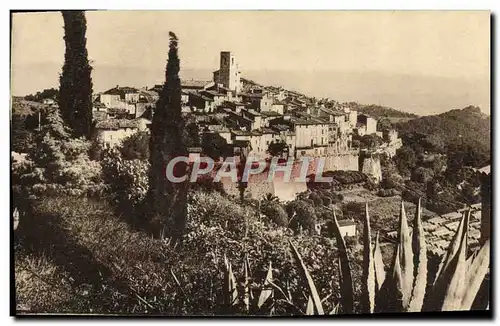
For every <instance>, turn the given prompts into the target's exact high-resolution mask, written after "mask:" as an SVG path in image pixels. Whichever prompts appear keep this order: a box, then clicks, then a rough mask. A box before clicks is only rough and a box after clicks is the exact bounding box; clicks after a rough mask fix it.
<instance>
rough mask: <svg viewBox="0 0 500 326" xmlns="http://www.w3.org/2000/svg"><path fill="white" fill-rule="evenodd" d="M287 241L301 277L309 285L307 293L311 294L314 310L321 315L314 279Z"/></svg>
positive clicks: (295, 250) (321, 309)
mask: <svg viewBox="0 0 500 326" xmlns="http://www.w3.org/2000/svg"><path fill="white" fill-rule="evenodd" d="M289 242H290V246H291V247H292V253H293V256H294V257H295V259H296V260H297V262H298V263H299V265H300V272H301V274H302V277H303V278H304V279H305V280H306V282H307V285H308V287H309V293H310V295H311V296H312V299H313V302H314V306H315V307H316V311H317V312H318V314H320V315H323V314H324V311H323V305H322V304H321V299H320V297H319V294H318V291H317V290H316V286H315V285H314V281H313V279H312V277H311V275H310V274H309V271H308V270H307V267H306V265H305V264H304V261H303V260H302V257H301V256H300V253H299V251H298V250H297V248H296V247H295V246H294V244H293V243H292V242H291V241H289Z"/></svg>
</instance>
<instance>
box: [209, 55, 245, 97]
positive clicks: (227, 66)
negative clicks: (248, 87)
mask: <svg viewBox="0 0 500 326" xmlns="http://www.w3.org/2000/svg"><path fill="white" fill-rule="evenodd" d="M240 77H241V76H240V71H239V67H238V64H237V63H236V61H235V59H234V55H233V54H231V52H229V51H222V52H221V53H220V69H219V70H218V71H216V72H214V82H216V83H218V84H222V85H223V86H224V87H227V88H229V89H230V90H232V91H236V92H237V93H239V92H240V91H241V80H240Z"/></svg>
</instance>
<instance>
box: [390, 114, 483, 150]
mask: <svg viewBox="0 0 500 326" xmlns="http://www.w3.org/2000/svg"><path fill="white" fill-rule="evenodd" d="M396 128H397V130H398V131H399V134H400V135H401V137H402V138H403V143H405V142H406V143H411V142H413V143H414V142H419V143H420V144H421V145H422V146H424V147H425V148H426V149H429V150H435V151H438V152H448V153H450V152H453V151H455V150H456V149H458V148H462V149H465V150H467V151H478V152H481V153H488V155H489V153H490V142H491V118H490V116H489V115H487V114H484V113H482V112H481V110H480V108H478V107H475V106H468V107H466V108H464V109H461V110H458V109H457V110H451V111H448V112H445V113H441V114H438V115H432V116H425V117H421V118H418V119H413V120H410V121H407V122H402V123H398V124H396Z"/></svg>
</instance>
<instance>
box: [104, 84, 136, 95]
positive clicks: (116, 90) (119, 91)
mask: <svg viewBox="0 0 500 326" xmlns="http://www.w3.org/2000/svg"><path fill="white" fill-rule="evenodd" d="M138 92H139V90H138V89H137V88H133V87H128V86H124V87H119V86H117V87H113V88H111V89H108V90H107V91H105V92H104V93H103V94H108V95H120V97H125V94H131V93H138Z"/></svg>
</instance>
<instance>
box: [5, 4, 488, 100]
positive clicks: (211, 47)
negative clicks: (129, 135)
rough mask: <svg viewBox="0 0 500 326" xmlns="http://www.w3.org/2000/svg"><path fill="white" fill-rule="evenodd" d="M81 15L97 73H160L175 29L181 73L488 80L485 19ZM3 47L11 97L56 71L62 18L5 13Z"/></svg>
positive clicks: (443, 15) (463, 15) (438, 14)
mask: <svg viewBox="0 0 500 326" xmlns="http://www.w3.org/2000/svg"><path fill="white" fill-rule="evenodd" d="M86 15H87V28H88V29H87V40H88V43H87V48H88V52H89V57H90V59H91V60H93V64H94V65H96V66H114V67H139V68H141V69H146V70H155V71H158V70H159V71H163V69H164V67H165V60H166V56H167V52H168V32H169V31H174V32H175V33H176V34H177V36H178V37H179V44H180V58H181V66H182V67H183V68H193V69H212V70H216V69H217V67H218V62H219V57H218V54H219V51H223V50H231V51H232V52H234V53H235V55H236V56H237V61H238V62H239V64H240V67H241V70H242V72H243V75H245V73H244V71H245V70H248V71H250V70H294V71H295V70H298V71H300V70H306V71H308V72H315V71H322V72H324V71H327V70H332V71H348V72H360V71H361V72H362V71H368V70H369V71H375V72H380V73H384V74H403V75H406V74H407V75H421V76H436V77H446V78H455V79H457V78H460V79H476V78H479V79H484V78H489V74H490V65H489V61H490V58H489V57H490V50H489V47H490V25H489V24H490V18H489V12H487V11H475V12H474V11H461V12H459V11H435V12H424V11H422V12H418V11H408V12H402V11H392V12H391V11H372V12H365V11H343V12H342V11H336V12H334V11H302V12H298V11H233V12H229V11H108V12H105V11H100V12H87V14H86ZM12 46H13V49H12V64H13V67H14V70H13V71H14V78H13V79H14V80H13V89H12V92H13V94H16V93H19V92H21V89H23V88H26V87H27V86H26V85H28V84H30V81H29V80H20V78H17V79H16V76H15V74H16V69H23V67H29V66H33V65H43V64H54V65H59V67H60V66H61V65H62V62H63V57H64V43H63V20H62V17H61V14H60V13H22V14H14V17H13V23H12ZM59 69H60V68H59ZM51 78H53V77H51ZM488 80H489V79H488ZM56 82H57V81H56ZM32 83H34V81H33V82H32ZM33 87H34V86H33Z"/></svg>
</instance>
